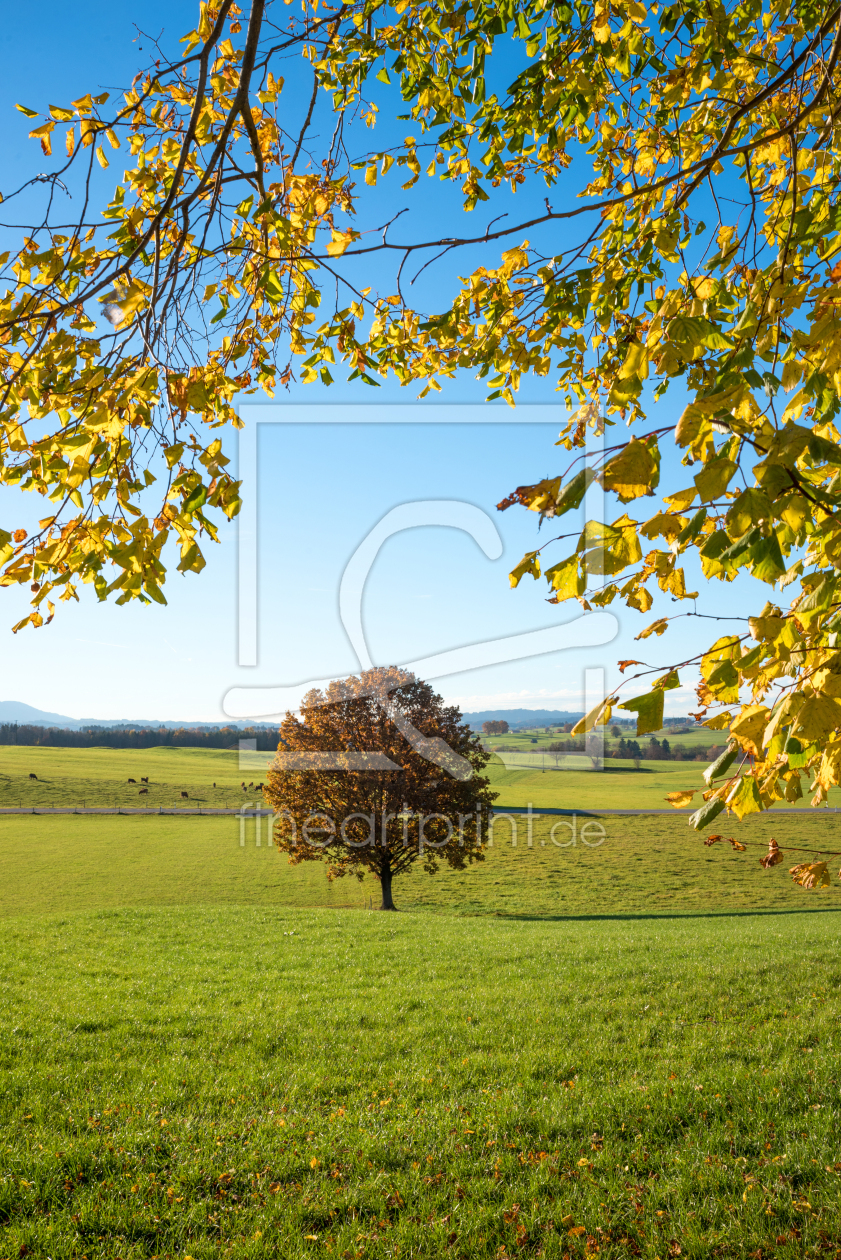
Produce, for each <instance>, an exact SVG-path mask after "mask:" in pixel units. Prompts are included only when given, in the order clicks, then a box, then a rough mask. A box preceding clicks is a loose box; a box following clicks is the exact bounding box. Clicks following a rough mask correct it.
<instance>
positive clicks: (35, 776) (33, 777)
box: [29, 774, 38, 779]
mask: <svg viewBox="0 0 841 1260" xmlns="http://www.w3.org/2000/svg"><path fill="white" fill-rule="evenodd" d="M29 777H30V779H37V778H38V776H37V774H31V775H30V776H29Z"/></svg>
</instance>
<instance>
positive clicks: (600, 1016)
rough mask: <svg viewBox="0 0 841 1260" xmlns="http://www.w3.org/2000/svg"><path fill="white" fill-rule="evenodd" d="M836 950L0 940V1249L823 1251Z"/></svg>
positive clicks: (284, 1253)
mask: <svg viewBox="0 0 841 1260" xmlns="http://www.w3.org/2000/svg"><path fill="white" fill-rule="evenodd" d="M801 904H803V903H801ZM839 926H841V921H839V919H837V918H836V917H835V915H834V914H823V915H815V914H810V913H809V912H808V911H805V912H794V913H783V914H779V915H778V914H767V915H747V916H745V917H734V916H725V917H713V918H710V917H706V916H703V915H702V916H700V917H696V916H691V917H687V918H677V919H674V918H672V919H669V918H664V919H651V918H633V917H632V918H628V919H624V920H622V919H617V918H614V917H611V916H599V915H595V914H594V915H592V916H591V917H590V919H589V920H588V921H587V922H586V923H582V922H581V921H575V920H565V919H563V918H559V919H552V918H544V919H540V918H530V919H528V918H516V919H494V918H486V919H475V918H472V917H462V916H453V915H446V916H445V915H440V916H439V915H429V914H403V915H388V916H387V915H377V914H370V915H368V914H360V913H349V912H347V911H345V912H342V911H338V910H320V911H314V910H302V909H293V908H283V909H278V908H269V907H256V906H251V907H234V906H215V907H211V906H190V907H169V908H158V909H123V910H103V911H99V912H90V911H88V912H84V913H77V914H70V915H66V914H65V915H61V916H52V917H46V918H43V917H34V918H33V917H22V918H13V919H6V920H3V921H2V922H0V1012H2V1023H0V1072H2V1090H1V1091H0V1114H2V1138H0V1143H2V1156H3V1158H2V1177H0V1254H2V1255H3V1256H4V1257H9V1258H10V1260H11V1257H16V1256H27V1255H29V1256H41V1257H46V1256H49V1257H51V1258H52V1260H64V1258H67V1260H70V1258H71V1257H72V1258H73V1260H76V1258H81V1257H103V1258H104V1257H109V1258H112V1257H121V1258H122V1260H133V1258H134V1257H144V1258H145V1257H150V1258H151V1257H161V1258H162V1257H178V1258H179V1260H187V1258H188V1257H192V1260H206V1258H207V1260H209V1258H210V1257H217V1256H228V1255H231V1256H237V1257H239V1256H243V1257H269V1256H271V1257H276V1256H281V1257H284V1260H285V1258H287V1257H288V1258H290V1260H298V1258H301V1260H304V1258H309V1257H313V1258H316V1257H331V1260H332V1258H334V1257H342V1258H343V1260H347V1258H348V1257H353V1258H355V1260H361V1258H362V1257H383V1258H385V1257H395V1256H397V1257H406V1258H408V1257H430V1258H433V1257H435V1258H437V1257H441V1256H447V1257H459V1258H462V1260H474V1258H475V1257H482V1258H484V1257H487V1258H488V1260H490V1258H491V1257H495V1258H497V1260H498V1258H499V1257H505V1256H534V1257H537V1256H541V1257H547V1258H552V1260H555V1258H557V1260H562V1258H563V1257H585V1256H586V1257H591V1256H594V1255H596V1254H598V1255H600V1256H602V1257H627V1256H645V1257H650V1258H651V1260H653V1258H654V1257H660V1258H661V1260H663V1258H665V1257H667V1256H687V1257H698V1258H699V1260H700V1258H701V1257H704V1258H706V1257H710V1256H728V1257H743V1256H762V1257H765V1256H774V1257H778V1256H783V1257H803V1256H806V1255H834V1254H837V1251H838V1248H839V1244H841V1213H839V1207H840V1206H841V1163H839V1160H838V1154H839V1153H838V1074H839V1066H841V1065H840V1064H839V1050H838V1042H837V1035H836V1034H837V1025H838V1015H839V1010H838V987H839V982H841V971H840V970H839V963H838V958H839V948H840V947H841V937H840V936H839Z"/></svg>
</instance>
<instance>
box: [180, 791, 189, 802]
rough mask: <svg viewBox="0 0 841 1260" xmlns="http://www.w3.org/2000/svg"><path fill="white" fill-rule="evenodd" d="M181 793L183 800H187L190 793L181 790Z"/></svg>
mask: <svg viewBox="0 0 841 1260" xmlns="http://www.w3.org/2000/svg"><path fill="white" fill-rule="evenodd" d="M181 795H182V797H183V798H184V799H185V800H188V799H189V795H190V794H189V792H182V793H181Z"/></svg>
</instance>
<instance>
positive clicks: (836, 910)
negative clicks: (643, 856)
mask: <svg viewBox="0 0 841 1260" xmlns="http://www.w3.org/2000/svg"><path fill="white" fill-rule="evenodd" d="M790 914H841V906H838V907H832V906H824V907H818V906H815V907H814V908H813V907H811V906H804V907H803V909H802V910H799V909H798V910H774V909H768V910H762V909H758V910H687V911H685V912H683V913H682V912H680V911H677V912H675V913H673V914H667V913H660V914H658V913H657V912H656V911H640V912H639V913H637V914H632V913H630V912H629V913H626V914H524V913H522V912H520V913H517V912H516V911H514V910H512V911H511V913H510V914H508V913H506V911H505V910H494V911H491V912H490V916H489V917H491V918H494V919H512V920H519V921H520V922H523V923H623V922H626V923H633V922H636V921H641V920H645V919H758V918H767V917H768V916H770V915H790Z"/></svg>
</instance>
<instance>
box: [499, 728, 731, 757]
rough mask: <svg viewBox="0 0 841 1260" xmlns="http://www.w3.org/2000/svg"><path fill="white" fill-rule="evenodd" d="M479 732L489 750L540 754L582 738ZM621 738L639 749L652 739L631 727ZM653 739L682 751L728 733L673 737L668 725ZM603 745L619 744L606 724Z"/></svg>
mask: <svg viewBox="0 0 841 1260" xmlns="http://www.w3.org/2000/svg"><path fill="white" fill-rule="evenodd" d="M479 733H480V734H481V738H482V742H483V743H484V744H486V745H487V746H488V747H489V748H497V747H500V746H502V747H503V748H514V747H516V748H517V749H518V750H521V751H523V752H528V751H530V750H535V749H536V750H538V751H540V750H541V749H545V748H548V746H549V745H550V744H554V743H558V742H561V741H563V740H574V739H579V738H581V737H580V736H576V735H572V734H570V732H568V731H556V730H553V731H551V732H549V733H548V734H547V732H546V731H545V730H544V729H543V728H542V727H540V728H538V729H537V730H530V731H509V732H508V734H507V735H485V734H484V733H482V732H479ZM620 738H622V739H626V740H629V739H635V740H636V741H637V743H638V744H639V745H640V748H645V747H646V746H647V744H648V742H649V740H650V738H651V736H650V735H640V736H636V735H635V734H634V730H633V727H631V728H628V729H623V730H622V734H621V736H620ZM656 738H657V739H659V740H660V741H661V742H662V740H663V739H664V738H665V739H667V740H668V741H669V744H670V746H671V747H672V748H681V747H686V746H689V747H696V746H697V747H702V748H709V747H710V746H711V745H713V744H719V745H721V744H725V743H726V742H727V732H726V731H724V732H722V731H711V730H708V729H707V728H706V727H700V728H699V729H698V730H694V731H689V732H687V734H685V735H675V734H674V733H673V730H672V728H670V727H668V726H667V727H665V728H664V729H663V730H662V731H657V732H656ZM535 741H536V742H535ZM604 743H605V748H607V749H613V748H615V747H616V745H617V744H618V743H619V739H616V738H614V736H613V735H611V734H610V726H609V725H608V726H607V727H606V728H605V732H604Z"/></svg>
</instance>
